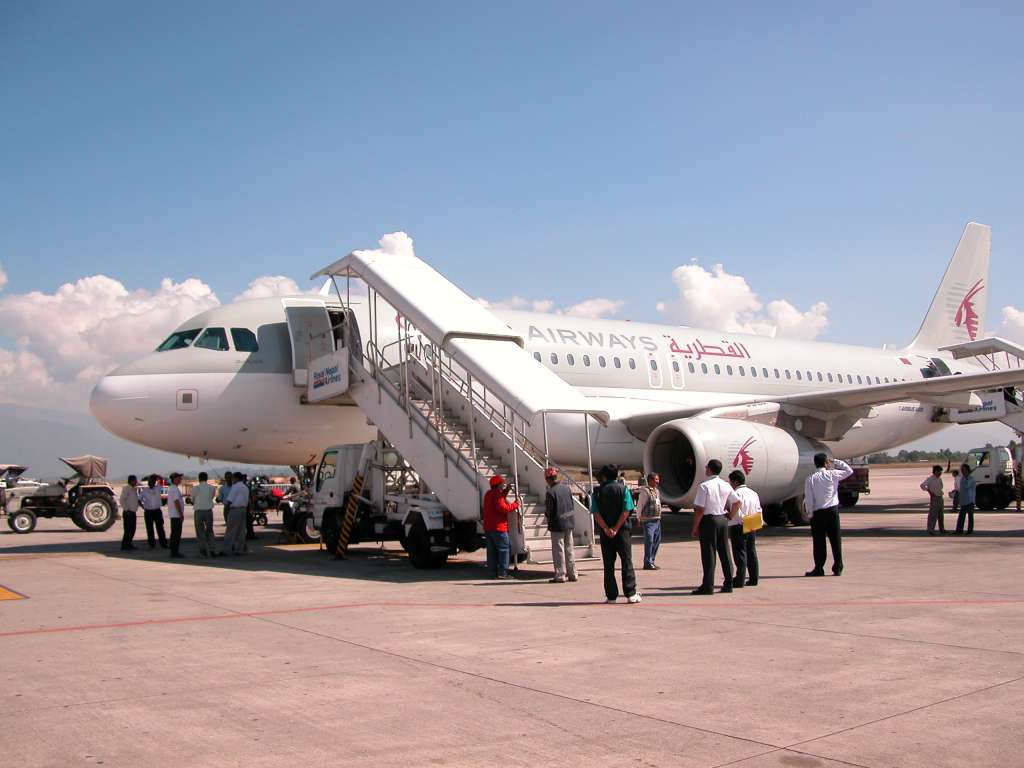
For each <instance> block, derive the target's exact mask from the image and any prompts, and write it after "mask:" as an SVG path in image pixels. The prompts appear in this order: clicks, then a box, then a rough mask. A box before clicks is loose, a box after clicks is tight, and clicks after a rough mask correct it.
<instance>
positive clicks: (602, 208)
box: [0, 2, 1024, 344]
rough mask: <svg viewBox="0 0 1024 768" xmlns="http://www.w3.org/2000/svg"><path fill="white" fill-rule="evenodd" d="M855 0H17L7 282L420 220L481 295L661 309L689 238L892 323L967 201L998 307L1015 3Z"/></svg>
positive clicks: (175, 264) (226, 252)
mask: <svg viewBox="0 0 1024 768" xmlns="http://www.w3.org/2000/svg"><path fill="white" fill-rule="evenodd" d="M847 6H848V7H847ZM847 6H840V5H839V4H828V3H806V4H802V3H772V4H761V3H756V4H742V3H732V4H701V5H696V4H693V5H688V4H683V3H655V2H648V3H643V4H632V5H631V6H629V7H627V6H625V5H623V4H621V3H568V2H563V3H553V4H552V3H531V2H526V3H516V4H504V5H498V4H493V3H465V4H463V3H446V2H439V3H431V4H425V3H409V4H402V3H373V4H367V3H358V4H357V3H352V4H342V3H323V4H318V3H299V4H293V5H292V6H291V8H290V10H289V9H286V8H285V6H284V5H283V4H279V3H266V4H261V3H255V2H246V3H231V2H218V3H195V2H183V3H173V4H172V3H163V4H155V3H137V2H134V3H121V2H95V3H52V2H37V3H29V2H7V3H4V4H2V5H0V101H2V103H3V105H4V107H3V108H2V109H0V131H2V135H3V137H4V140H3V141H2V142H0V167H2V168H3V173H2V174H0V261H2V263H3V266H4V268H5V270H6V272H7V274H8V277H9V280H10V282H9V284H8V286H7V289H6V290H7V291H16V292H24V291H28V290H34V289H39V290H46V291H52V290H53V289H54V288H55V287H56V285H57V284H59V283H60V282H63V281H65V280H69V279H73V278H77V277H82V276H85V275H91V274H96V273H103V274H107V275H110V276H112V277H115V278H117V279H119V280H121V281H122V282H124V283H125V284H126V285H128V286H129V287H131V288H138V287H150V288H153V287H155V286H156V284H157V283H158V281H159V279H160V278H161V277H164V276H171V277H173V278H175V279H183V278H186V277H190V276H198V277H201V278H202V279H203V280H205V281H206V282H208V283H209V284H210V285H211V286H212V287H213V288H214V289H215V290H216V291H217V292H218V295H220V296H221V297H222V298H228V297H230V296H232V295H234V294H236V293H238V292H240V291H241V289H242V288H244V287H245V284H246V283H247V282H248V281H249V280H250V279H251V278H252V277H255V276H256V275H261V274H280V273H283V274H286V275H290V276H292V277H294V278H297V279H299V280H300V281H303V284H304V278H305V277H306V276H307V275H308V274H309V273H310V272H312V271H313V270H314V269H316V268H319V267H320V266H322V265H324V264H326V263H328V262H329V261H332V260H333V259H335V258H337V257H339V256H340V255H343V254H344V253H345V252H346V251H348V250H350V249H352V248H355V247H367V246H372V245H373V244H374V243H375V242H376V240H377V238H379V236H380V235H381V234H383V233H384V232H389V231H393V230H397V229H404V230H406V231H408V232H409V233H410V234H412V235H413V237H414V238H415V240H416V245H417V252H418V253H419V254H420V255H421V256H423V257H424V258H426V259H427V260H428V261H430V262H431V263H433V264H434V265H435V266H436V267H438V268H439V269H440V270H441V271H442V272H445V273H446V274H448V275H450V276H451V277H453V278H454V279H456V281H457V282H459V284H460V285H462V286H463V287H464V288H466V289H467V290H469V291H470V292H471V293H473V294H475V295H480V296H485V297H488V298H492V299H496V298H502V297H505V296H508V295H511V294H518V295H522V296H530V297H538V298H539V297H545V298H552V299H555V300H556V302H558V303H559V304H560V305H568V304H571V303H574V302H577V301H580V300H582V299H585V298H588V297H591V296H595V295H601V296H608V295H613V296H617V297H619V298H622V299H625V300H627V305H626V308H625V309H624V310H623V312H622V315H623V316H626V317H632V318H635V319H649V320H654V319H656V318H657V313H656V312H655V309H654V304H655V303H656V302H657V301H658V300H664V299H671V298H673V297H674V295H675V294H674V290H673V286H672V285H671V282H670V280H669V275H670V272H671V270H672V268H673V267H675V266H677V265H680V264H685V263H688V262H690V260H691V259H697V260H698V261H699V262H700V263H702V264H704V265H707V266H710V265H711V264H714V263H716V262H722V263H723V264H724V265H725V266H726V268H727V270H728V271H729V272H732V273H735V274H740V275H743V276H744V277H746V278H747V280H748V281H749V282H750V283H751V285H752V286H753V287H754V289H755V290H757V291H758V293H759V294H760V295H761V296H762V298H764V299H772V298H786V299H788V300H790V301H792V302H793V303H795V304H797V305H798V306H800V307H801V308H806V307H807V306H808V305H809V304H810V303H812V302H814V301H818V300H824V301H827V302H828V303H829V305H830V311H829V317H830V320H831V327H830V328H829V330H828V331H827V332H826V333H825V334H824V336H823V337H822V338H826V339H831V340H836V341H848V342H864V343H870V344H880V343H882V342H902V341H906V340H909V338H910V337H911V336H912V335H913V333H914V331H915V330H916V328H917V325H918V323H919V322H920V320H921V318H922V317H923V315H924V312H925V310H926V308H927V305H928V303H929V301H930V299H931V296H932V293H933V291H934V289H935V287H936V285H937V283H938V280H939V277H940V276H941V273H942V270H943V268H944V266H945V263H946V261H947V260H948V258H949V256H950V255H951V254H952V251H953V248H954V247H955V245H956V241H957V238H958V237H959V235H960V232H961V230H962V228H963V225H964V223H965V222H966V221H968V220H971V219H973V220H978V221H982V222H984V223H988V224H991V225H992V226H993V229H994V235H993V243H994V245H993V274H994V276H995V277H996V278H997V279H996V280H994V284H995V285H994V289H993V292H992V294H991V296H990V299H989V322H990V325H991V326H995V325H997V323H998V310H999V308H1000V307H1002V306H1004V305H1007V304H1013V305H1017V306H1019V305H1020V303H1021V302H1020V301H1019V300H1018V296H1017V285H1018V280H1017V279H1016V270H1015V266H1016V265H1017V264H1018V263H1019V259H1020V255H1021V253H1022V251H1024V222H1022V220H1021V216H1020V211H1021V203H1022V193H1021V189H1020V185H1021V179H1024V161H1022V153H1021V151H1020V145H1019V142H1020V135H1021V126H1022V110H1024V107H1022V103H1021V98H1020V93H1021V90H1020V89H1021V85H1020V84H1021V82H1022V81H1024V77H1022V75H1024V71H1022V70H1024V66H1022V56H1021V52H1020V40H1021V39H1022V38H1024V35H1022V33H1024V24H1022V20H1024V10H1022V6H1020V5H1019V4H1011V3H1006V4H985V5H977V6H974V7H970V8H968V7H966V6H965V5H963V4H960V5H946V4H941V3H927V4H925V3H907V4H892V3H857V4H847ZM868 309H870V310H871V311H866V310H868Z"/></svg>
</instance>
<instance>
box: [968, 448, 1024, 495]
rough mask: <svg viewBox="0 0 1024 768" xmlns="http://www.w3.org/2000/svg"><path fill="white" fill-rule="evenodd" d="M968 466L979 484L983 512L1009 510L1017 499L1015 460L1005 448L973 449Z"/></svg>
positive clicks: (970, 452)
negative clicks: (1014, 477) (1011, 503)
mask: <svg viewBox="0 0 1024 768" xmlns="http://www.w3.org/2000/svg"><path fill="white" fill-rule="evenodd" d="M964 463H965V464H967V465H968V466H969V467H970V468H971V476H972V477H973V478H974V482H975V483H977V492H976V494H975V506H976V507H977V508H978V509H980V510H986V511H987V510H992V509H1006V507H1007V506H1009V504H1010V502H1011V501H1012V500H1013V499H1014V498H1015V495H1014V494H1015V491H1014V487H1013V457H1012V456H1011V455H1010V450H1009V448H1006V447H1005V446H1002V445H995V446H986V447H984V448H973V449H971V450H970V451H968V452H967V458H966V459H964Z"/></svg>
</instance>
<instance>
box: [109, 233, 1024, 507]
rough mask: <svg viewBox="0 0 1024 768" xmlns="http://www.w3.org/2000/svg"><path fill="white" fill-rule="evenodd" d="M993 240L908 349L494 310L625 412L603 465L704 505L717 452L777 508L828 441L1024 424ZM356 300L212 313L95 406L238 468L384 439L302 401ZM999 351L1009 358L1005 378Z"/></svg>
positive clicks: (553, 447) (968, 252) (906, 437)
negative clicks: (1001, 323)
mask: <svg viewBox="0 0 1024 768" xmlns="http://www.w3.org/2000/svg"><path fill="white" fill-rule="evenodd" d="M990 243H991V232H990V229H989V227H987V226H984V225H980V224H975V223H971V224H968V225H967V227H966V228H965V230H964V233H963V236H962V237H961V240H960V243H959V245H958V247H957V249H956V252H955V253H954V255H953V258H952V260H951V261H950V263H949V266H948V268H947V269H946V273H945V275H944V276H943V278H942V281H941V283H940V285H939V288H938V291H937V293H936V294H935V297H934V299H933V300H932V303H931V307H930V308H929V310H928V313H927V315H926V316H925V319H924V322H923V323H922V325H921V328H920V330H919V331H918V333H917V336H916V337H915V338H914V339H913V341H911V343H910V344H908V345H907V346H906V347H904V348H900V349H878V348H872V347H860V346H851V345H845V344H832V343H826V342H816V341H799V340H791V339H778V338H770V337H765V336H755V335H748V334H740V333H731V332H730V333H723V332H721V331H714V330H704V329H697V328H690V327H682V326H672V325H653V324H645V323H633V322H628V321H615V320H590V319H584V318H575V317H569V316H564V315H549V314H539V313H530V312H514V311H496V312H495V313H494V314H495V315H497V316H498V317H499V318H500V319H501V320H502V321H503V322H505V323H507V324H508V326H509V327H510V328H511V329H512V331H513V332H514V333H515V334H517V335H519V336H521V337H522V339H523V340H524V341H525V344H526V349H527V350H528V351H529V352H531V353H532V355H533V356H534V358H535V359H536V360H538V361H539V362H541V363H542V364H544V365H545V366H547V367H549V368H550V369H551V370H552V371H554V372H555V373H556V374H557V375H558V376H559V377H560V378H562V379H563V380H564V381H566V382H568V383H569V384H571V385H572V386H574V387H576V388H577V389H578V390H579V392H581V393H582V394H584V395H585V396H586V397H587V398H588V402H589V403H593V406H594V409H595V411H604V412H607V413H608V414H609V416H610V419H609V422H608V424H607V425H606V426H600V425H598V424H597V423H596V422H591V430H592V445H593V448H592V451H593V456H592V458H593V461H594V463H595V464H597V465H600V464H604V463H614V464H618V465H620V466H622V467H629V468H644V469H646V470H647V471H657V472H659V473H660V474H661V476H662V492H663V497H664V500H665V502H666V503H668V504H671V505H674V506H687V505H689V504H690V503H691V502H692V499H693V496H694V494H695V493H696V486H697V484H698V483H699V481H700V480H701V477H700V475H701V473H700V472H699V471H698V470H699V469H700V468H702V467H703V466H704V464H705V463H706V461H707V459H710V458H718V459H720V460H721V461H722V462H723V464H725V465H726V468H727V469H731V468H733V467H738V468H742V469H743V470H744V471H745V472H746V474H747V475H748V477H749V482H750V484H751V486H752V487H754V488H756V489H757V490H758V491H759V492H760V493H761V494H762V498H763V499H764V501H765V503H778V502H782V501H784V500H787V499H791V498H793V497H794V496H796V495H797V494H798V493H799V492H800V490H799V489H800V487H802V482H803V479H804V477H806V474H807V473H808V472H809V471H810V470H809V467H810V457H811V456H812V455H813V453H815V452H816V451H819V450H822V449H823V447H824V449H825V450H827V451H829V452H831V453H832V455H834V456H837V457H840V458H850V457H855V456H861V455H864V454H868V453H872V452H876V451H881V450H885V449H887V448H891V447H893V446H897V445H901V444H903V443H906V442H909V441H912V440H916V439H918V438H921V437H924V436H926V435H929V434H932V433H934V432H936V431H938V430H940V429H943V428H944V427H947V426H949V419H950V418H951V416H950V415H951V414H952V416H953V420H956V419H955V417H956V415H957V414H958V413H959V412H962V411H965V410H966V411H967V412H968V413H974V414H976V415H977V414H982V418H985V416H984V414H985V412H986V411H991V412H992V413H993V414H994V415H993V416H992V419H995V418H998V419H999V420H1001V421H1004V422H1005V423H1008V424H1011V425H1012V426H1014V427H1015V428H1017V429H1022V428H1024V422H1020V420H1021V419H1024V413H1021V412H1020V411H1021V409H1020V405H1021V404H1020V402H1016V403H1015V404H1011V408H1010V410H1011V411H1012V413H1008V412H1007V406H1006V404H1005V403H1003V402H1002V400H1003V396H1004V390H1003V388H1008V389H1006V390H1005V396H1006V398H1008V399H1009V398H1012V397H1014V396H1016V394H1017V393H1016V390H1014V389H1012V388H1013V387H1015V386H1017V385H1018V384H1021V383H1024V370H1021V369H1020V368H1019V365H1020V357H1021V356H1024V350H1021V349H1019V348H1017V347H1015V346H1013V345H1012V344H1010V343H1009V342H1006V341H1004V340H1002V339H996V338H994V339H984V338H982V330H983V329H982V323H983V320H984V317H985V310H986V303H987V294H988V282H989V281H988V267H989V252H990ZM350 307H351V308H350V309H346V308H345V303H344V302H342V301H341V299H340V297H338V298H332V297H330V296H295V297H284V298H279V297H275V298H267V299H256V300H250V301H241V302H236V303H234V304H230V305H227V306H222V307H218V308H216V309H212V310H209V311H207V312H203V313H202V314H199V315H196V316H195V317H193V318H191V319H189V320H188V321H186V322H184V323H182V324H181V325H180V326H179V327H178V328H177V329H176V330H175V331H174V332H173V333H172V334H171V335H170V336H168V338H167V339H166V340H165V341H164V342H163V343H162V344H160V346H159V347H158V348H157V349H156V350H155V351H154V352H152V353H150V354H148V355H146V356H144V357H142V358H140V359H138V360H136V361H134V362H132V363H129V364H127V365H124V366H121V367H120V368H118V369H116V370H114V371H112V372H111V373H110V374H108V375H107V376H105V377H104V378H103V379H102V380H101V381H100V382H99V383H98V384H97V386H96V388H95V390H94V391H93V393H92V398H91V401H90V407H91V409H92V412H93V414H94V416H95V418H96V419H97V420H98V421H99V422H100V424H102V425H103V426H104V427H105V428H106V429H107V430H109V431H110V432H112V433H114V434H116V435H119V436H120V437H123V438H125V439H127V440H131V441H133V442H136V443H140V444H142V445H147V446H150V447H153V448H159V449H162V450H166V451H171V452H175V453H182V454H186V455H189V456H197V457H202V458H210V459H220V460H225V461H236V462H245V463H259V464H276V465H300V464H308V463H311V462H312V461H314V460H315V458H316V456H317V455H318V454H319V453H320V451H321V450H322V449H323V448H325V447H326V446H328V445H332V444H339V443H353V444H354V443H363V442H367V441H370V440H373V439H374V438H375V436H376V431H375V428H374V427H372V426H369V425H368V423H367V418H366V415H365V414H363V413H362V412H361V411H360V410H359V408H358V407H357V406H356V405H355V404H354V403H352V402H351V401H349V402H348V403H347V404H346V403H344V402H342V404H341V405H336V406H329V407H328V406H313V405H309V404H305V403H304V402H303V399H302V394H303V393H305V391H306V390H305V384H306V381H305V378H304V377H305V376H306V375H307V369H308V367H309V365H308V357H309V341H308V340H309V333H310V330H312V331H317V330H320V329H328V332H329V331H330V329H331V328H334V329H335V332H336V333H337V334H339V336H338V337H337V338H340V334H341V333H343V329H344V326H345V324H346V323H351V324H353V325H352V326H350V331H351V332H353V333H354V334H355V336H356V337H357V338H358V337H359V335H360V334H362V336H363V337H365V336H366V331H367V329H368V328H369V321H370V320H371V318H370V311H369V309H368V307H367V304H366V303H365V301H364V302H362V303H360V302H359V301H358V300H353V301H352V302H351V304H350ZM396 319H397V318H396V316H395V310H394V309H391V308H390V307H384V306H378V308H377V312H376V318H375V321H376V327H377V334H378V343H379V346H380V347H382V348H383V347H384V346H385V345H386V344H388V343H389V342H391V341H394V340H396V339H397V337H398V330H397V322H396ZM997 352H998V353H1000V355H1001V354H1002V353H1004V352H1005V354H1006V363H1007V364H1006V365H1004V366H1003V367H1002V369H1001V370H996V369H994V368H996V367H998V366H999V365H1000V363H997V362H996V353H997ZM985 356H987V359H988V360H989V363H985V359H986V357H985ZM1011 357H1013V359H1014V361H1015V362H1011ZM968 358H974V359H968ZM1001 359H1002V358H1001V357H1000V360H1001ZM976 393H988V400H984V397H982V398H979V395H978V394H976ZM993 393H994V394H993ZM983 401H984V402H983ZM995 401H998V402H995ZM1014 405H1015V406H1016V407H1013V406H1014ZM550 418H551V419H552V421H551V422H550V423H549V424H548V431H549V433H550V435H551V443H550V451H551V456H552V458H553V460H554V461H556V462H558V463H559V464H562V465H569V466H586V465H587V455H586V453H585V450H584V449H583V445H584V444H585V441H584V440H582V439H581V436H582V435H583V429H584V427H583V424H584V423H586V422H585V421H583V420H582V419H581V418H579V417H578V416H575V417H574V416H567V415H557V414H552V415H551V417H550ZM965 420H967V419H965ZM1018 422H1020V423H1018ZM530 429H531V433H534V434H535V433H536V432H537V430H538V429H539V425H536V424H534V425H531V427H530ZM537 442H539V438H538V441H537Z"/></svg>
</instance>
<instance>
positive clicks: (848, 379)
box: [846, 374, 853, 384]
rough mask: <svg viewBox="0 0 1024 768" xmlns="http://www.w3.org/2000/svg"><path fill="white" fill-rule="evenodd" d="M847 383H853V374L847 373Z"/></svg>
mask: <svg viewBox="0 0 1024 768" xmlns="http://www.w3.org/2000/svg"><path fill="white" fill-rule="evenodd" d="M846 383H847V384H853V376H851V375H850V374H846Z"/></svg>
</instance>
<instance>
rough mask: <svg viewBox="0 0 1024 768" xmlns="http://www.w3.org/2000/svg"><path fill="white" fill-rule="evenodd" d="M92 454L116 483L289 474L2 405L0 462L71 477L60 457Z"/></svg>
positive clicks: (89, 421)
mask: <svg viewBox="0 0 1024 768" xmlns="http://www.w3.org/2000/svg"><path fill="white" fill-rule="evenodd" d="M86 453H91V454H93V455H95V456H102V457H104V458H105V459H107V460H108V464H107V476H108V477H109V478H110V479H112V480H120V479H123V478H125V477H126V476H128V475H129V474H137V475H142V474H148V473H150V472H156V473H158V474H161V475H166V474H168V473H169V472H171V471H172V470H177V471H179V472H184V473H185V474H186V475H190V474H195V473H197V472H199V471H200V470H201V469H205V470H206V471H207V472H211V473H220V472H223V471H224V470H227V469H231V468H232V467H235V466H237V467H239V468H242V469H244V471H246V472H248V473H250V474H264V471H263V470H266V472H265V473H266V474H288V473H289V472H290V470H289V469H288V468H287V467H251V466H245V465H234V464H225V463H222V462H214V461H211V462H207V463H205V464H203V463H201V462H200V461H199V460H198V459H186V458H185V457H184V456H180V455H178V454H176V453H166V452H164V451H155V450H153V449H152V448H144V447H142V446H140V445H135V444H134V443H129V442H128V441H127V440H122V439H121V438H119V437H115V436H114V435H112V434H110V433H109V432H107V431H106V430H105V429H103V427H101V426H100V425H99V424H97V423H96V420H95V419H93V417H92V416H91V415H90V414H87V413H67V412H64V411H52V410H46V409H43V408H28V407H25V406H20V405H6V404H0V464H23V465H25V466H27V467H28V471H27V472H26V473H25V474H26V476H27V477H37V478H38V477H55V476H66V475H69V474H71V471H70V470H69V469H68V467H67V466H66V465H65V464H63V463H62V462H61V461H60V457H61V456H81V455H82V454H86Z"/></svg>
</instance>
